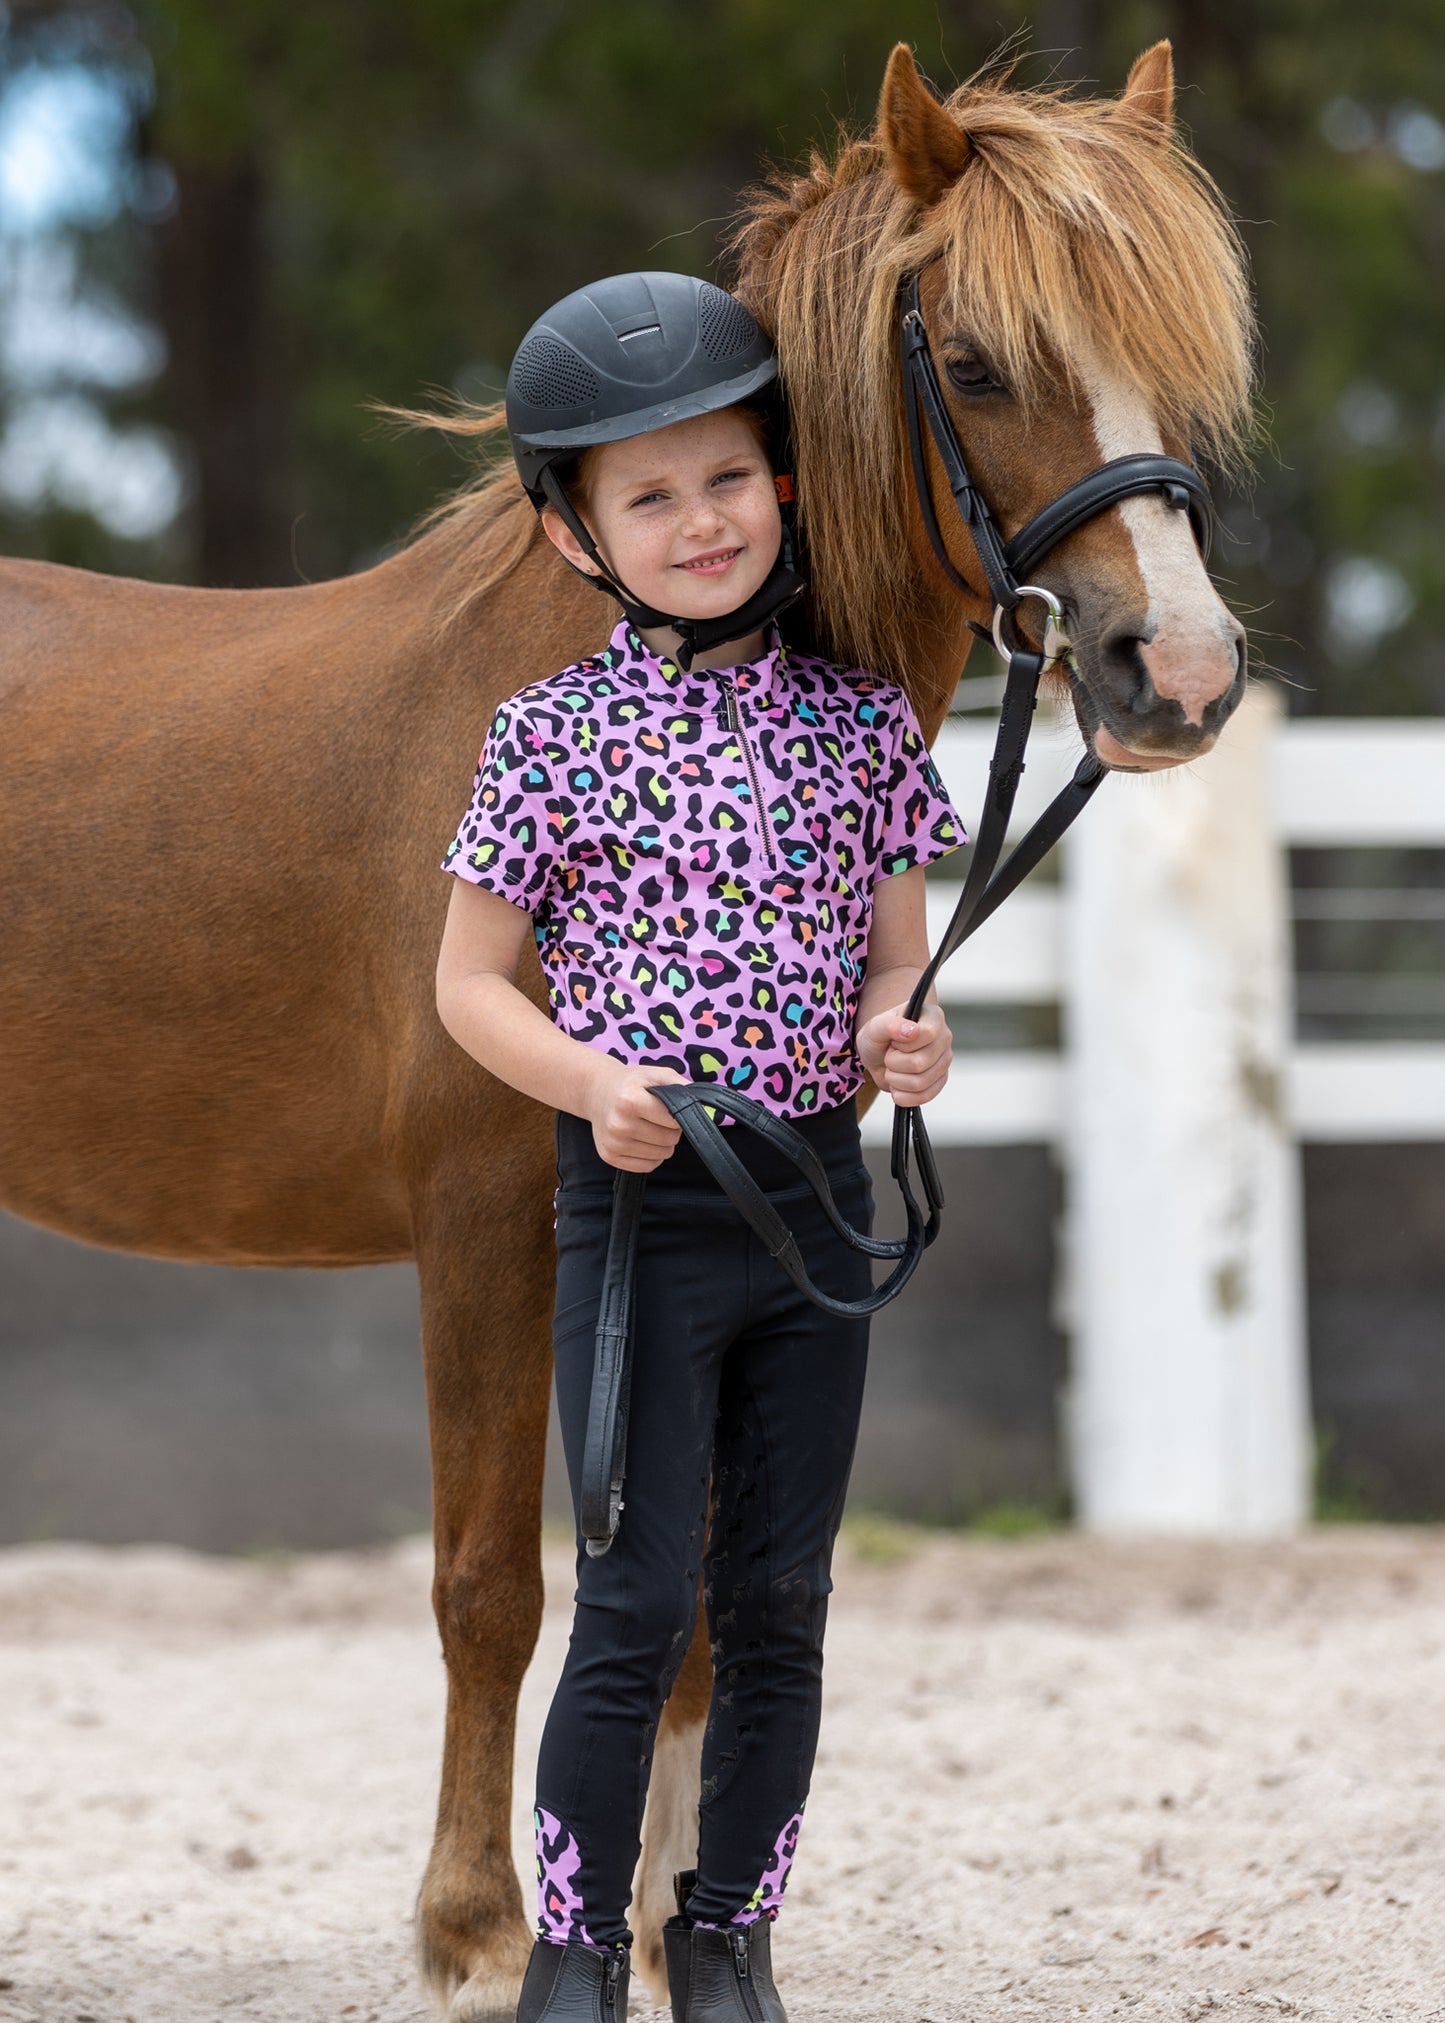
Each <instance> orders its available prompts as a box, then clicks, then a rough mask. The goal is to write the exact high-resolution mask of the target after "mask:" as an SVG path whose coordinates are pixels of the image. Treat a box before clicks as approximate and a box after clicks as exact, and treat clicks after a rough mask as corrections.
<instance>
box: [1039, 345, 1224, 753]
mask: <svg viewBox="0 0 1445 2023" xmlns="http://www.w3.org/2000/svg"><path fill="white" fill-rule="evenodd" d="M1079 377H1080V380H1081V382H1082V384H1083V387H1084V391H1085V393H1086V394H1087V396H1088V399H1089V402H1090V404H1091V406H1092V408H1093V423H1094V437H1095V440H1096V441H1097V443H1098V445H1099V456H1100V459H1101V461H1104V462H1107V461H1108V460H1109V459H1111V458H1113V457H1128V456H1139V455H1143V454H1146V453H1149V454H1153V455H1155V456H1162V455H1163V454H1164V443H1163V440H1162V438H1161V437H1160V434H1159V425H1158V423H1157V422H1156V421H1155V419H1154V415H1153V413H1152V412H1151V410H1150V408H1149V404H1148V402H1147V401H1146V400H1145V399H1144V397H1143V396H1142V394H1140V393H1139V391H1138V390H1137V388H1135V387H1133V386H1131V385H1130V384H1129V382H1128V381H1127V380H1125V379H1122V378H1120V377H1119V375H1118V374H1116V373H1111V372H1109V371H1107V370H1106V369H1105V368H1104V367H1103V366H1102V365H1101V364H1099V363H1098V362H1097V361H1095V360H1090V361H1088V362H1086V363H1083V364H1081V366H1080V369H1079ZM1117 510H1118V513H1119V517H1120V518H1121V519H1122V521H1123V522H1124V526H1125V528H1126V529H1127V531H1128V534H1129V538H1130V540H1131V541H1132V542H1133V544H1134V553H1135V556H1136V557H1137V559H1138V563H1139V575H1140V577H1141V579H1142V580H1143V584H1144V591H1145V595H1146V597H1147V599H1148V606H1147V611H1146V614H1145V619H1144V626H1143V630H1142V634H1141V646H1140V651H1141V653H1142V654H1143V658H1144V664H1145V666H1146V667H1147V668H1148V670H1149V673H1150V675H1151V676H1152V677H1153V681H1154V686H1155V688H1156V689H1158V691H1159V693H1160V694H1161V695H1164V696H1170V697H1172V698H1174V700H1176V701H1177V702H1178V703H1179V705H1180V707H1181V708H1182V709H1183V711H1184V714H1185V715H1186V717H1188V719H1189V721H1190V722H1191V723H1195V724H1197V723H1198V722H1199V721H1200V719H1201V717H1202V715H1203V713H1204V706H1205V704H1206V703H1209V702H1212V701H1213V699H1214V698H1215V696H1217V695H1222V694H1223V693H1224V691H1225V690H1226V689H1227V688H1228V687H1229V685H1230V683H1231V682H1232V681H1233V679H1234V674H1235V666H1236V662H1235V642H1236V640H1237V639H1238V637H1239V628H1238V626H1237V624H1236V622H1235V620H1234V619H1233V618H1232V617H1231V616H1230V614H1229V612H1228V610H1227V609H1226V607H1225V605H1224V603H1223V602H1222V601H1221V599H1220V597H1219V593H1218V592H1217V591H1216V590H1215V588H1214V585H1213V584H1212V583H1211V582H1210V580H1209V573H1208V571H1207V570H1206V569H1205V567H1204V563H1203V561H1202V560H1201V558H1200V554H1199V550H1198V548H1197V547H1196V546H1195V543H1194V535H1193V532H1192V531H1191V528H1190V525H1189V515H1188V514H1187V513H1181V512H1176V511H1175V509H1174V508H1173V507H1172V506H1168V505H1166V504H1165V502H1164V500H1163V499H1162V498H1161V497H1160V496H1159V495H1158V494H1157V493H1150V492H1141V493H1137V494H1136V495H1135V496H1134V497H1133V498H1132V499H1124V500H1123V501H1121V503H1120V505H1119V507H1118V509H1117Z"/></svg>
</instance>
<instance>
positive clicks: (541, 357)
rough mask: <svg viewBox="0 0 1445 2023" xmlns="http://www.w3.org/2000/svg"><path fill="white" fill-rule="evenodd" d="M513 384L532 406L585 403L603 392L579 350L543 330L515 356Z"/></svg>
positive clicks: (577, 405)
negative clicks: (542, 332) (545, 333)
mask: <svg viewBox="0 0 1445 2023" xmlns="http://www.w3.org/2000/svg"><path fill="white" fill-rule="evenodd" d="M512 384H513V386H514V387H515V388H516V390H517V392H518V393H519V394H520V395H521V396H522V398H523V400H525V401H527V402H528V403H529V405H531V406H532V407H581V406H583V405H584V404H585V403H586V402H587V401H589V400H596V398H597V396H598V394H599V393H600V392H601V388H600V387H599V386H598V384H597V375H596V373H594V372H593V370H592V368H591V366H590V365H589V364H588V363H587V361H586V359H585V358H583V357H582V356H581V354H580V353H579V352H576V351H574V350H573V349H572V347H571V345H570V344H562V343H560V342H559V340H558V339H557V338H555V337H547V336H545V335H542V334H540V333H539V335H537V336H536V337H529V338H528V339H527V342H526V343H525V344H524V345H523V346H522V348H521V350H520V351H519V352H518V353H517V356H516V358H515V359H514V360H513V363H512Z"/></svg>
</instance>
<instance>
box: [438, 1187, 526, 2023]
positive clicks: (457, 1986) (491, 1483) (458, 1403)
mask: <svg viewBox="0 0 1445 2023" xmlns="http://www.w3.org/2000/svg"><path fill="white" fill-rule="evenodd" d="M451 1177H452V1179H453V1180H455V1181H456V1182H457V1183H458V1185H457V1187H456V1198H453V1199H445V1198H442V1197H444V1196H445V1194H446V1192H447V1190H443V1189H440V1188H439V1189H438V1190H437V1195H436V1196H434V1198H433V1200H432V1202H431V1203H429V1204H427V1205H426V1206H425V1207H423V1208H421V1210H420V1212H419V1213H418V1218H417V1219H418V1232H417V1264H418V1268H419V1270H420V1274H421V1293H422V1343H423V1352H424V1357H425V1364H426V1381H427V1404H428V1412H429V1415H430V1421H431V1448H432V1484H433V1499H434V1512H433V1530H434V1534H435V1541H436V1573H435V1581H434V1587H433V1601H434V1604H435V1608H436V1619H437V1627H438V1629H439V1630H440V1632H441V1642H442V1655H443V1657H444V1659H445V1661H446V1670H447V1717H446V1741H445V1747H444V1751H443V1756H442V1777H441V1795H440V1798H439V1801H438V1806H437V1828H436V1839H435V1841H434V1843H433V1846H432V1852H431V1859H430V1861H429V1863H428V1865H427V1871H426V1875H425V1878H424V1879H423V1882H422V1887H421V1896H420V1899H419V1901H418V1904H417V1958H418V1964H419V1966H420V1969H421V1974H422V1978H423V1980H424V1981H425V1982H426V1984H427V1987H428V1988H429V1989H430V1991H431V1993H432V1995H433V1996H434V1997H435V1999H436V2001H437V2003H438V2004H439V2006H440V2007H441V2009H442V2010H443V2012H444V2013H445V2014H446V2016H447V2018H448V2019H449V2023H483V2019H486V2023H493V2019H497V2018H507V2019H510V2018H511V2016H512V2014H513V2011H514V2008H515V2005H516V2000H517V1995H518V1992H519V1990H520V1988H521V1982H522V1974H523V1971H524V1969H525V1967H526V1962H527V1957H528V1954H529V1952H530V1949H531V1938H530V1930H529V1923H530V1921H529V1919H528V1918H527V1917H526V1916H525V1915H524V1912H523V1905H522V1895H521V1891H520V1888H519V1886H518V1881H517V1871H516V1867H515V1865H514V1863H513V1859H512V1846H511V1804H512V1754H513V1746H514V1736H515V1727H516V1711H517V1695H518V1692H519V1690H520V1687H521V1683H522V1674H523V1672H524V1671H525V1670H526V1667H527V1662H528V1660H529V1658H530V1657H531V1655H532V1649H533V1646H534V1645H535V1643H536V1640H537V1629H538V1625H539V1623H540V1621H541V1615H542V1565H541V1530H542V1524H541V1512H542V1467H543V1461H544V1458H545V1452H546V1444H547V1401H548V1393H549V1389H550V1385H551V1374H552V1355H551V1329H550V1321H551V1311H552V1294H553V1270H552V1256H551V1241H552V1239H551V1219H552V1218H551V1208H552V1203H551V1193H550V1189H549V1188H548V1187H547V1186H546V1185H545V1183H544V1182H543V1183H539V1184H538V1185H535V1186H527V1187H518V1186H513V1187H512V1188H511V1189H510V1190H509V1192H508V1194H507V1196H506V1198H505V1199H493V1200H491V1201H489V1202H486V1203H481V1202H478V1200H477V1198H476V1192H475V1181H474V1178H473V1177H472V1176H466V1177H463V1176H462V1175H460V1174H457V1173H453V1175H452V1176H451Z"/></svg>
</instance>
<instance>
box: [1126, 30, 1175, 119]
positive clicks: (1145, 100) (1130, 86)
mask: <svg viewBox="0 0 1445 2023" xmlns="http://www.w3.org/2000/svg"><path fill="white" fill-rule="evenodd" d="M1119 111H1120V113H1121V114H1122V115H1123V116H1124V117H1125V118H1128V119H1132V120H1133V121H1134V122H1135V123H1136V124H1137V125H1138V126H1141V127H1143V128H1145V129H1146V130H1154V129H1157V131H1158V133H1159V136H1160V138H1161V139H1162V138H1164V136H1165V135H1167V134H1171V133H1172V132H1173V131H1174V51H1173V49H1172V48H1171V46H1170V44H1169V43H1167V42H1156V43H1155V44H1154V47H1153V48H1152V49H1146V50H1145V51H1144V54H1143V55H1142V56H1140V57H1138V58H1136V60H1135V63H1134V67H1133V69H1132V70H1131V71H1130V72H1129V78H1128V82H1127V83H1126V84H1125V86H1124V96H1123V97H1122V98H1121V99H1120V100H1119Z"/></svg>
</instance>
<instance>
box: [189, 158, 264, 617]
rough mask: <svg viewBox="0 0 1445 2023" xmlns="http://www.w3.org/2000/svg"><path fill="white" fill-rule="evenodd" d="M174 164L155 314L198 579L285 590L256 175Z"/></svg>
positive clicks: (249, 169) (248, 168) (233, 168)
mask: <svg viewBox="0 0 1445 2023" xmlns="http://www.w3.org/2000/svg"><path fill="white" fill-rule="evenodd" d="M171 166H172V168H173V169H174V171H175V175H176V181H177V190H178V198H179V201H178V204H177V208H176V213H175V215H174V217H173V218H172V219H171V220H170V222H169V223H168V224H167V225H166V226H165V228H164V229H163V231H162V232H161V235H160V277H159V278H160V308H161V317H162V321H163V324H164V327H165V333H166V338H167V341H168V343H169V347H170V365H169V370H168V373H167V386H168V390H169V394H170V400H171V408H172V417H173V420H174V422H175V425H176V427H177V429H178V430H179V432H180V434H181V435H182V436H183V438H184V439H185V441H186V442H187V443H188V444H189V446H190V450H191V454H192V457H193V459H194V462H193V473H194V484H195V503H194V516H195V527H196V542H195V565H194V574H195V577H196V579H197V580H198V581H199V582H202V583H206V584H215V585H220V586H226V587H231V588H236V589H242V588H250V587H254V586H256V585H263V584H283V583H292V582H294V581H295V580H296V571H295V569H294V567H293V564H292V559H291V543H290V538H289V534H288V530H287V526H286V513H285V503H284V493H283V486H282V483H281V476H280V473H281V464H282V453H283V443H284V427H283V413H284V402H283V398H282V389H281V385H280V379H281V374H280V372H279V369H278V359H277V355H276V346H275V344H274V341H273V331H272V326H271V318H270V315H269V313H268V312H269V289H268V282H269V274H268V262H267V252H266V244H265V210H266V191H265V186H264V183H263V180H262V176H261V172H260V169H259V168H258V166H257V164H256V163H255V161H254V160H251V159H249V158H241V159H233V160H229V161H227V160H221V161H210V160H208V161H198V160H187V159H184V158H181V159H176V158H175V157H172V158H171Z"/></svg>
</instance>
